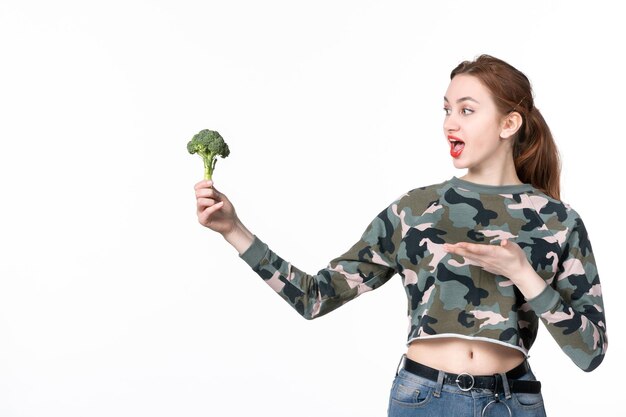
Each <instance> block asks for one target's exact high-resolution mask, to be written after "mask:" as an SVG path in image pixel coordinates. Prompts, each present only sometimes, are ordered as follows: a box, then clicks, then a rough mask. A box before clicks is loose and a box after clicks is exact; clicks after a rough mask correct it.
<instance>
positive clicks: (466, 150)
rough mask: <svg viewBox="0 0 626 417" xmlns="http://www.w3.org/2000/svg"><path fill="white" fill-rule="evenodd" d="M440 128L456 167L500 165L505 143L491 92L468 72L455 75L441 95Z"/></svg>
mask: <svg viewBox="0 0 626 417" xmlns="http://www.w3.org/2000/svg"><path fill="white" fill-rule="evenodd" d="M444 110H445V113H446V114H445V119H444V123H443V131H444V135H445V137H446V139H447V140H448V142H449V145H450V156H452V158H453V163H454V166H455V167H456V168H459V169H462V168H476V169H483V168H487V169H488V168H489V167H490V166H494V167H501V166H502V163H503V158H505V157H506V151H507V145H508V144H507V143H506V141H504V140H502V139H500V133H501V129H502V125H501V120H502V115H501V114H500V113H499V112H498V110H497V108H496V105H495V103H494V102H493V99H492V98H491V93H490V92H489V90H488V89H487V88H486V87H485V86H484V85H483V84H482V83H481V82H480V81H479V80H478V78H476V77H474V76H471V75H465V74H462V75H457V76H456V77H454V78H453V79H452V80H451V81H450V85H449V86H448V90H447V91H446V95H445V96H444Z"/></svg>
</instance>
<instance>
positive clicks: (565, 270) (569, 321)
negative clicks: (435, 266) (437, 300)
mask: <svg viewBox="0 0 626 417" xmlns="http://www.w3.org/2000/svg"><path fill="white" fill-rule="evenodd" d="M574 219H575V221H574V222H573V225H572V227H571V230H570V233H569V235H568V238H567V241H566V242H565V245H564V246H563V251H562V255H561V257H560V260H559V270H558V272H557V273H556V276H555V278H554V279H553V280H552V281H551V282H550V284H548V283H546V281H544V280H543V279H542V278H541V277H540V276H539V275H538V274H537V273H536V272H535V271H534V269H533V268H532V266H531V265H530V263H529V262H528V259H527V258H526V255H525V254H524V251H523V250H522V249H521V248H520V247H519V246H518V245H517V244H516V243H514V242H511V241H506V240H504V241H502V242H501V244H500V246H497V245H482V244H474V243H457V244H454V245H445V249H446V250H447V251H448V252H451V253H455V254H458V255H461V256H463V257H465V258H467V259H469V260H470V261H471V262H473V263H474V264H476V265H479V266H481V267H482V268H483V269H485V270H487V271H489V272H491V273H494V274H498V275H502V276H505V277H507V278H509V279H510V280H511V281H512V282H513V283H514V284H515V285H516V286H517V288H518V289H519V290H520V292H521V293H522V294H523V295H524V297H525V298H526V300H527V301H528V304H529V305H530V306H531V308H532V309H533V310H534V311H535V313H536V314H537V316H538V317H540V318H541V320H542V321H543V323H544V324H545V326H546V328H547V329H548V331H549V332H550V334H551V335H552V337H554V339H555V340H556V341H557V343H558V344H559V346H561V349H562V350H563V351H564V352H565V353H566V354H567V355H568V356H569V357H570V359H572V361H573V362H574V363H575V364H576V365H577V366H578V367H580V368H581V369H583V370H585V371H592V370H594V369H595V368H596V367H597V366H598V365H600V363H601V362H602V359H603V358H604V353H605V351H606V348H607V338H606V321H605V316H604V307H603V302H602V291H601V287H600V280H599V277H598V273H597V270H596V264H595V260H594V257H593V253H592V251H591V244H590V243H589V240H588V238H587V231H586V230H585V226H584V224H583V223H582V220H580V218H579V217H578V216H577V215H575V217H574Z"/></svg>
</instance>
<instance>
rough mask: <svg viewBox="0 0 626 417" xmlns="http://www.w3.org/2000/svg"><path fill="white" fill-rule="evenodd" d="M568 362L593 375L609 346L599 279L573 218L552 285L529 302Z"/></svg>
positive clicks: (577, 220)
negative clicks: (566, 356) (567, 357)
mask: <svg viewBox="0 0 626 417" xmlns="http://www.w3.org/2000/svg"><path fill="white" fill-rule="evenodd" d="M528 302H529V304H530V305H531V307H532V308H533V310H534V311H535V313H536V314H537V315H538V316H539V317H540V318H541V320H542V322H543V323H544V324H545V326H546V328H547V329H548V331H549V332H550V334H551V335H552V337H554V339H555V340H556V341H557V343H558V344H559V346H560V347H561V349H562V350H563V351H564V352H565V353H566V354H567V355H568V356H569V357H570V359H571V360H572V361H573V362H574V363H575V364H576V365H577V366H578V367H580V368H581V369H583V370H584V371H587V372H589V371H592V370H594V369H595V368H596V367H598V365H600V363H601V362H602V360H603V359H604V354H605V351H606V349H607V346H608V342H607V336H606V321H605V315H604V305H603V301H602V290H601V286H600V278H599V277H598V271H597V268H596V262H595V259H594V256H593V252H592V249H591V243H590V242H589V239H588V237H587V230H586V229H585V225H584V223H583V222H582V220H581V219H580V217H579V216H578V215H577V214H576V215H574V216H573V218H572V222H571V230H570V232H569V234H568V236H567V239H566V241H565V243H564V245H563V247H562V254H561V256H560V260H559V268H558V271H557V274H556V276H555V278H554V280H553V281H552V282H551V285H548V286H547V287H546V289H545V290H544V291H543V292H542V293H541V294H539V295H538V296H536V297H534V298H533V299H531V300H528Z"/></svg>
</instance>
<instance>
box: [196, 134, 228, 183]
mask: <svg viewBox="0 0 626 417" xmlns="http://www.w3.org/2000/svg"><path fill="white" fill-rule="evenodd" d="M187 150H188V151H189V153H190V154H194V153H197V154H198V155H200V156H201V157H202V160H203V161H204V179H206V180H210V179H211V177H212V176H213V170H214V169H215V164H216V162H217V157H218V156H221V157H222V158H226V157H227V156H228V155H229V154H230V150H229V149H228V145H227V144H226V142H224V138H222V136H220V134H219V133H217V132H216V131H214V130H209V129H204V130H201V131H199V132H198V133H196V134H195V135H194V137H193V138H191V140H190V141H189V143H188V144H187Z"/></svg>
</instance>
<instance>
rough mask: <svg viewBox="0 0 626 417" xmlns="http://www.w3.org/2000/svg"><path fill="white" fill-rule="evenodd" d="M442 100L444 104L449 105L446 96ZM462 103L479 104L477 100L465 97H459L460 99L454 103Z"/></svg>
mask: <svg viewBox="0 0 626 417" xmlns="http://www.w3.org/2000/svg"><path fill="white" fill-rule="evenodd" d="M443 100H444V101H445V102H446V103H449V101H448V98H447V97H446V96H443ZM462 101H473V102H474V103H478V104H480V102H479V101H478V100H476V99H474V98H472V97H470V96H467V97H461V98H460V99H458V100H457V101H456V102H457V103H460V102H462Z"/></svg>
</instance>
